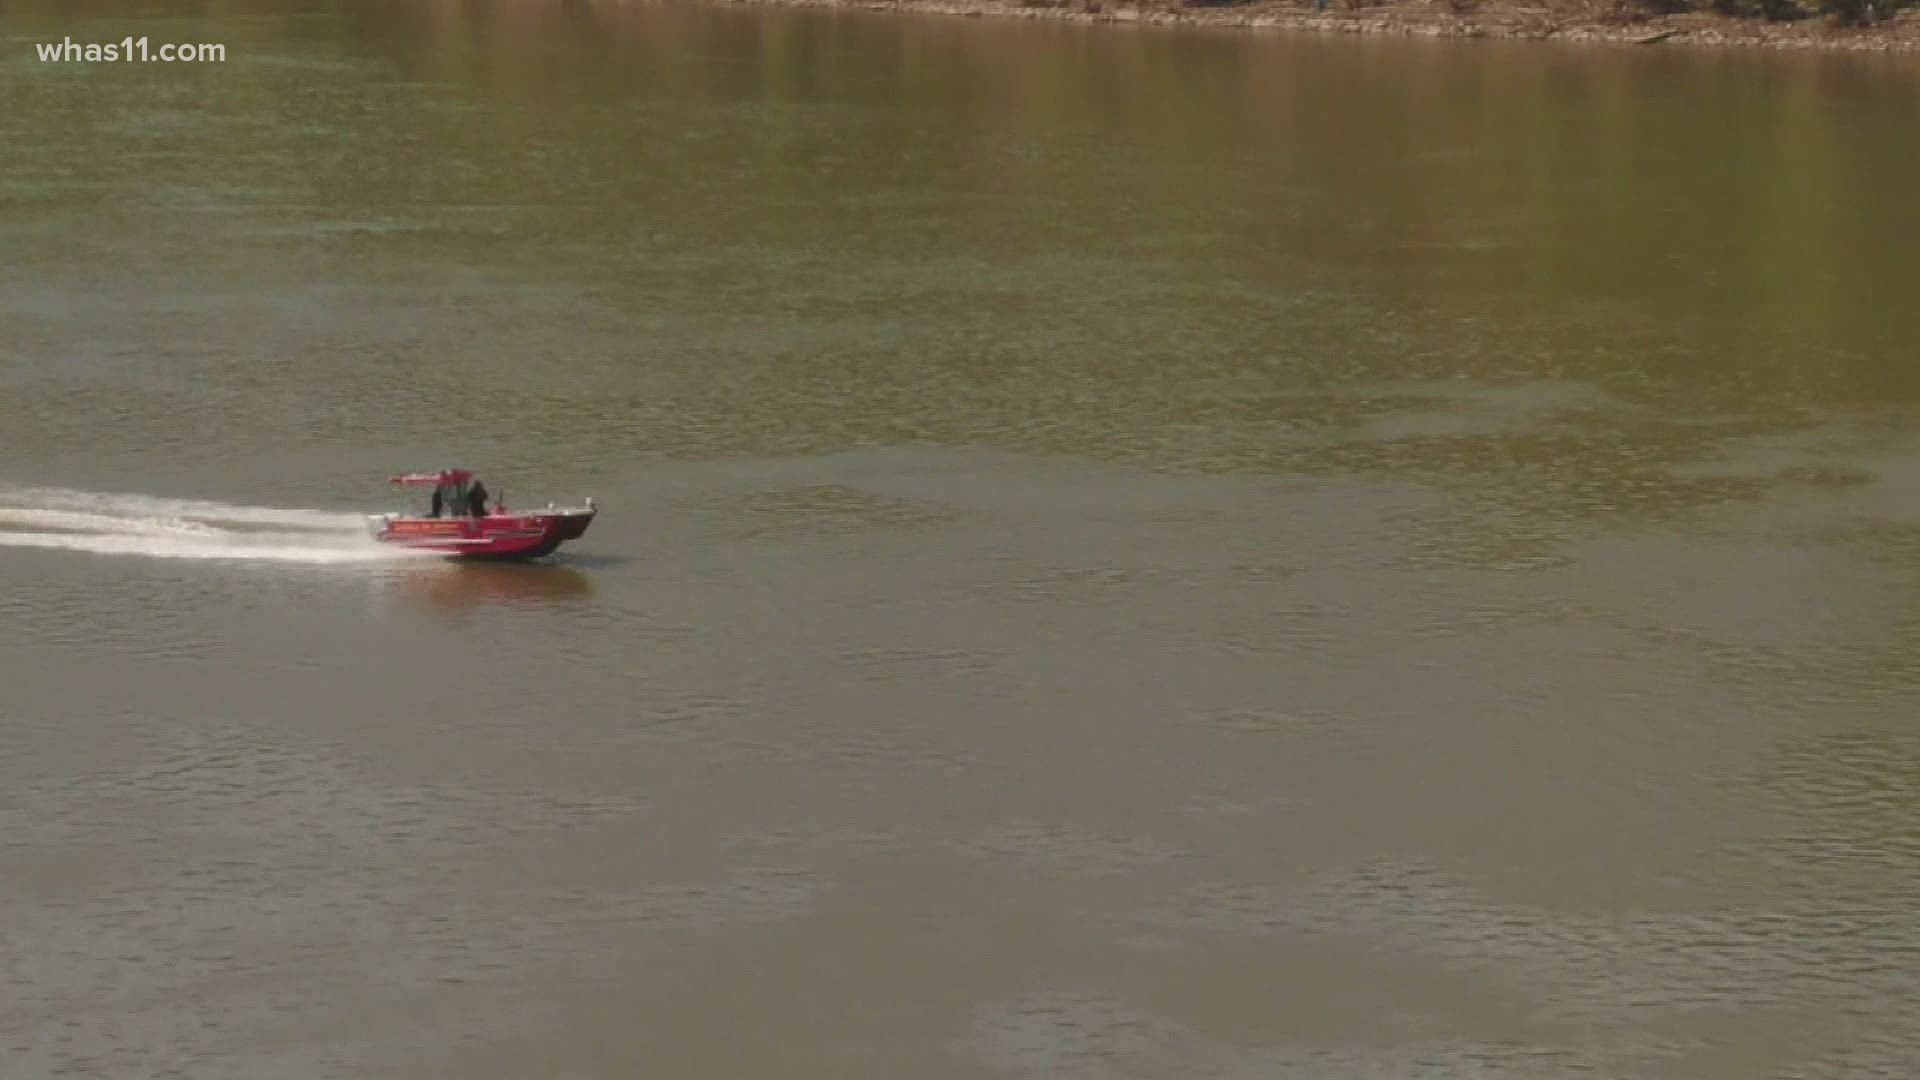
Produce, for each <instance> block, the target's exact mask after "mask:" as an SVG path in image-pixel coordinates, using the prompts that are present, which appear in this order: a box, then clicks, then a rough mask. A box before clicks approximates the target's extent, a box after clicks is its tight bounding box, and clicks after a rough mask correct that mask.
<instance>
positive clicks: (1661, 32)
mask: <svg viewBox="0 0 1920 1080" xmlns="http://www.w3.org/2000/svg"><path fill="white" fill-rule="evenodd" d="M710 2H713V3H722V4H738V5H746V6H771V7H811V8H831V9H841V10H861V11H880V12H897V13H906V14H926V15H959V16H966V17H974V18H979V17H997V18H1020V19H1044V20H1052V21H1062V22H1085V23H1132V24H1136V25H1154V26H1195V27H1235V28H1247V29H1279V30H1303V31H1312V32H1319V33H1337V34H1398V35H1403V36H1423V37H1463V38H1519V39H1535V40H1552V41H1581V42H1611V43H1616V44H1628V45H1654V44H1671V45H1735V46H1747V47H1753V48H1768V49H1822V50H1844V51H1859V52H1900V53H1909V52H1920V18H1914V17H1912V16H1908V17H1903V18H1899V19H1889V20H1887V21H1884V22H1881V23H1877V24H1874V25H1870V26H1858V25H1846V24H1842V23H1840V22H1838V21H1836V20H1834V19H1832V18H1829V17H1825V16H1817V17H1807V18H1803V19H1799V20H1794V21H1774V20H1768V19H1761V18H1739V17H1733V16H1725V15H1714V14H1705V13H1686V14H1674V15H1650V16H1645V17H1639V18H1623V19H1620V20H1618V21H1607V20H1591V19H1575V18H1569V17H1568V16H1567V15H1566V14H1565V13H1563V12H1555V11H1551V10H1549V9H1546V8H1531V9H1529V8H1511V9H1502V10H1500V11H1497V12H1495V11H1489V12H1486V13H1480V12H1473V13H1469V14H1454V13H1451V12H1448V11H1446V10H1444V9H1442V8H1440V7H1438V6H1436V5H1434V4H1432V2H1431V0H1411V2H1407V3H1399V4H1388V5H1380V6H1374V7H1367V8H1357V9H1350V10H1338V11H1336V10H1318V9H1314V8H1303V7H1301V6H1298V5H1297V4H1293V3H1276V2H1272V0H1253V2H1251V3H1244V4H1236V5H1231V6H1226V5H1222V6H1207V7H1175V6H1153V5H1141V4H1138V3H1125V2H1114V0H1075V2H1073V3H1070V4H1052V3H1037V2H1032V0H1026V2H1023V0H710Z"/></svg>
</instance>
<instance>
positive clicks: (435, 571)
mask: <svg viewBox="0 0 1920 1080" xmlns="http://www.w3.org/2000/svg"><path fill="white" fill-rule="evenodd" d="M387 584H388V586H389V588H388V589H386V590H383V591H387V592H389V593H390V594H391V595H393V596H394V598H395V599H397V600H399V601H400V602H401V603H403V604H404V605H406V606H408V607H414V608H422V609H427V610H434V611H446V612H452V611H470V610H473V609H476V608H483V607H494V606H512V607H550V606H560V605H571V604H579V603H583V602H585V601H587V600H590V599H592V597H593V578H592V577H590V576H588V575H586V574H583V573H581V572H580V571H578V570H574V569H570V568H568V567H565V566H555V565H551V564H541V563H461V562H442V561H438V560H435V561H434V562H433V563H432V564H431V565H426V566H410V567H405V568H402V569H399V570H397V571H396V572H395V573H394V575H393V577H392V578H391V579H390V580H389V581H388V582H387Z"/></svg>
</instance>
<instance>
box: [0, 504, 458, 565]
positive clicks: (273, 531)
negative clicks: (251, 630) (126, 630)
mask: <svg viewBox="0 0 1920 1080" xmlns="http://www.w3.org/2000/svg"><path fill="white" fill-rule="evenodd" d="M365 523H366V519H365V518H363V517H362V516H360V515H359V514H348V513H339V512H337V511H325V510H300V509H289V508H281V507H270V506H234V505H231V504H228V503H220V502H207V501H201V500H194V499H163V498H156V497H153V496H148V495H124V494H113V493H108V492H96V491H72V490H68V489H64V488H9V487H5V486H0V548H4V547H12V548H50V549H57V550H63V551H78V552H89V553H92V554H96V555H141V556H147V557H150V558H162V559H230V560H243V561H268V562H290V563H316V564H325V563H354V562H387V561H392V560H396V559H407V558H418V557H420V556H421V555H422V554H423V553H421V552H417V551H408V550H405V549H398V548H393V547H388V546H386V545H384V544H380V543H377V542H375V541H374V540H373V538H372V537H371V536H369V535H368V534H367V531H366V524H365Z"/></svg>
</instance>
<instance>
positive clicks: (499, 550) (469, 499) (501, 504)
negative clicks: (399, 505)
mask: <svg viewBox="0 0 1920 1080" xmlns="http://www.w3.org/2000/svg"><path fill="white" fill-rule="evenodd" d="M388 479H389V480H391V481H392V482H393V483H395V484H400V485H403V486H411V487H430V488H432V489H433V502H432V505H431V507H430V508H429V510H428V512H427V513H426V514H424V515H419V514H370V515H368V517H367V531H368V532H370V533H372V534H373V538H374V539H375V540H378V541H379V542H381V543H383V544H393V545H395V546H396V547H404V548H412V549H414V550H417V551H433V552H439V553H441V554H444V555H447V556H450V557H452V558H460V559H489V560H506V559H515V560H517V559H539V558H544V557H546V556H548V555H551V554H553V553H554V552H555V551H556V550H558V549H559V547H560V545H561V544H564V543H566V542H567V541H569V540H577V539H579V538H580V537H581V535H582V534H584V533H585V532H586V531H587V526H589V525H591V524H593V518H594V515H595V514H597V513H599V510H598V509H597V508H596V507H595V506H594V505H593V500H592V499H588V500H587V501H586V505H585V506H579V507H556V506H554V505H553V504H552V503H548V504H547V508H546V509H545V510H530V511H514V510H509V509H507V505H506V502H505V500H502V499H499V498H495V499H494V500H493V505H492V506H491V507H489V506H488V503H487V489H486V485H484V484H481V483H479V482H477V481H476V480H474V478H473V473H471V472H469V471H467V470H466V469H443V470H441V471H439V472H419V473H404V474H402V475H399V476H392V477H388Z"/></svg>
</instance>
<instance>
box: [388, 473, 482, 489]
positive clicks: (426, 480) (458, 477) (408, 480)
mask: <svg viewBox="0 0 1920 1080" xmlns="http://www.w3.org/2000/svg"><path fill="white" fill-rule="evenodd" d="M387 479H388V480H390V481H392V482H393V483H396V484H432V485H433V486H435V487H440V486H442V485H449V484H450V485H455V486H464V485H465V484H466V483H467V481H469V480H472V479H473V474H472V473H471V472H468V471H467V470H465V469H442V470H440V471H439V472H416V473H401V474H400V475H398V476H389V477H387Z"/></svg>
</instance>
